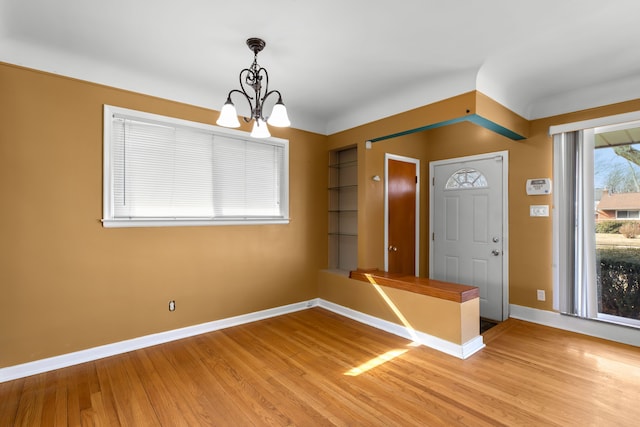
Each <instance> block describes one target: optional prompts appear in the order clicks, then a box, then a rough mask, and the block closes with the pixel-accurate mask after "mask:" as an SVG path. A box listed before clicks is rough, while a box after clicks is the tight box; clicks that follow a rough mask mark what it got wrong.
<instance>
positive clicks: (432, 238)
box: [431, 233, 436, 242]
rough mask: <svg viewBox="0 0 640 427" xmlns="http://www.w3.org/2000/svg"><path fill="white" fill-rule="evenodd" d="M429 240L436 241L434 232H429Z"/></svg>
mask: <svg viewBox="0 0 640 427" xmlns="http://www.w3.org/2000/svg"><path fill="white" fill-rule="evenodd" d="M431 240H433V241H434V242H435V241H436V233H431Z"/></svg>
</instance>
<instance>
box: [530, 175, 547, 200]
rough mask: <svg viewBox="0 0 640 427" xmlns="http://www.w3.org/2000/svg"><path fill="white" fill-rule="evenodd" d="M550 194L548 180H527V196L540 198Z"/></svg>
mask: <svg viewBox="0 0 640 427" xmlns="http://www.w3.org/2000/svg"><path fill="white" fill-rule="evenodd" d="M545 194H551V179H550V178H535V179H528V180H527V195H529V196H540V195H545Z"/></svg>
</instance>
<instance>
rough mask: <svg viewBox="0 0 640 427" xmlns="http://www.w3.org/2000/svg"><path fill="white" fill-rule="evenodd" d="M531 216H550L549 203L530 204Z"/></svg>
mask: <svg viewBox="0 0 640 427" xmlns="http://www.w3.org/2000/svg"><path fill="white" fill-rule="evenodd" d="M529 216H549V205H530V206H529Z"/></svg>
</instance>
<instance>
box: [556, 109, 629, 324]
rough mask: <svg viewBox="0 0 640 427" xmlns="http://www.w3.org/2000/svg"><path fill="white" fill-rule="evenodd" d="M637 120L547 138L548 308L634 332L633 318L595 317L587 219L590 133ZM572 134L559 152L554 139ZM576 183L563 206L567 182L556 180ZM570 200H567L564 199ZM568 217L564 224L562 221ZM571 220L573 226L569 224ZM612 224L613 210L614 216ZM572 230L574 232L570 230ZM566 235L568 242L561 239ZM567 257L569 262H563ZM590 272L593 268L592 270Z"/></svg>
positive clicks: (590, 123)
mask: <svg viewBox="0 0 640 427" xmlns="http://www.w3.org/2000/svg"><path fill="white" fill-rule="evenodd" d="M637 121H640V111H635V112H631V113H624V114H619V115H616V116H608V117H601V118H598V119H592V120H585V121H581V122H575V123H569V124H565V125H558V126H551V127H550V128H549V135H550V136H552V137H553V145H554V148H553V151H554V160H553V170H554V176H555V180H556V184H557V185H556V186H555V187H556V191H555V192H554V195H553V203H554V210H553V212H554V213H553V242H554V243H553V266H554V272H553V291H554V292H553V308H554V309H555V310H558V311H559V312H560V313H562V314H568V315H572V316H577V317H581V318H585V319H590V320H598V321H601V322H606V323H610V324H615V325H620V326H625V327H630V328H634V329H638V328H640V321H638V320H637V319H632V318H626V317H621V316H615V315H610V314H606V313H601V312H599V310H598V305H597V298H598V295H597V289H596V282H595V234H594V233H591V232H590V231H589V230H592V229H593V228H594V227H593V225H594V224H595V216H594V215H593V206H594V202H593V195H594V191H593V190H594V188H595V186H594V182H593V175H594V173H593V172H594V164H593V152H594V133H596V132H597V131H598V130H599V129H598V128H601V127H605V126H611V125H623V126H624V125H627V124H628V123H633V122H637ZM570 133H576V136H575V142H574V144H575V146H576V150H574V151H571V150H569V149H567V148H560V146H561V145H559V144H558V142H559V141H560V139H565V138H568V136H567V135H568V134H570ZM568 157H574V162H575V163H574V167H575V168H576V170H573V171H572V170H570V169H566V170H565V169H564V168H563V166H562V165H566V164H568V163H571V162H570V161H567V159H568ZM566 171H568V172H569V175H571V176H573V177H574V178H576V180H577V182H579V183H580V185H581V186H582V187H581V188H580V191H577V192H576V194H575V195H574V196H573V197H575V198H574V199H573V200H572V201H571V202H570V203H563V202H562V200H564V199H567V197H566V196H567V195H570V194H571V191H570V190H569V188H571V187H572V183H571V182H563V178H562V176H563V175H564V174H565V173H566ZM568 199H572V197H568ZM567 218H569V219H570V221H569V223H567V222H566V219H567ZM572 219H577V220H576V222H571V220H572ZM616 219H618V218H617V211H616ZM574 229H575V231H574ZM567 236H570V237H567ZM569 252H571V254H572V255H573V256H574V257H575V258H571V256H569V257H566V254H567V253H569ZM592 267H593V268H592Z"/></svg>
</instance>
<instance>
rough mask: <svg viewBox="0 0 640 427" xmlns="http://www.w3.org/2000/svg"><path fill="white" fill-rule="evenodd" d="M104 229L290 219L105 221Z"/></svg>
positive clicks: (248, 223) (236, 223)
mask: <svg viewBox="0 0 640 427" xmlns="http://www.w3.org/2000/svg"><path fill="white" fill-rule="evenodd" d="M101 221H102V226H103V227H104V228H131V227H201V226H212V225H213V226H215V225H268V224H289V218H270V219H266V218H252V219H215V220H212V219H166V218H163V219H103V220H101Z"/></svg>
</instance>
